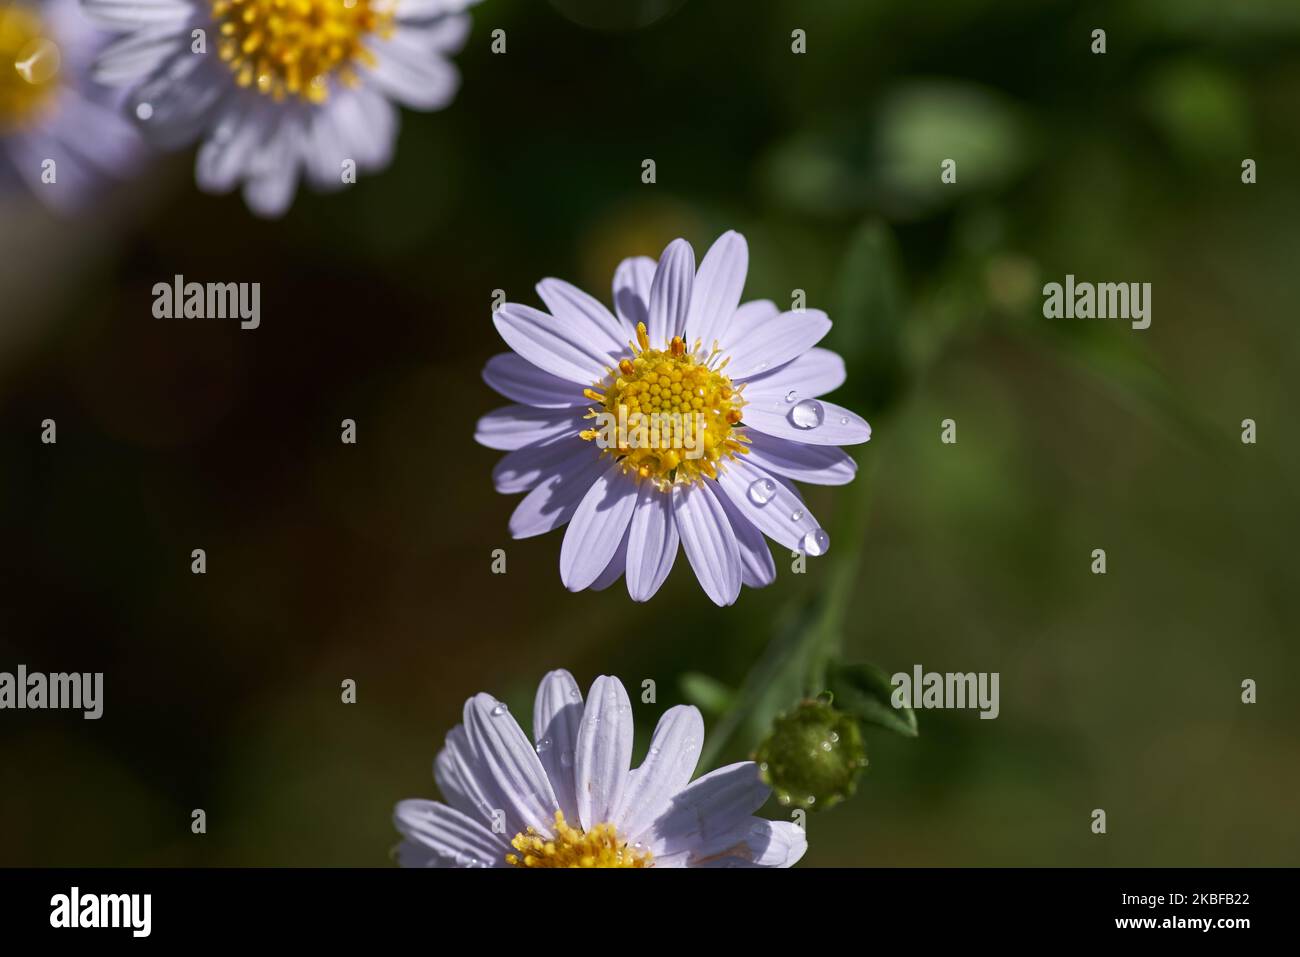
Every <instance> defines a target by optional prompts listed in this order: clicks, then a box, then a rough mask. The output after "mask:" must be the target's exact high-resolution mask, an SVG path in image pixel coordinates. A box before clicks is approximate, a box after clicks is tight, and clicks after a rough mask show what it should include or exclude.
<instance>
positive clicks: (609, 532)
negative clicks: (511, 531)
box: [560, 465, 636, 591]
mask: <svg viewBox="0 0 1300 957" xmlns="http://www.w3.org/2000/svg"><path fill="white" fill-rule="evenodd" d="M635 507H636V483H635V482H633V481H632V480H631V479H630V478H628V477H627V476H626V475H625V474H623V469H622V467H621V466H619V465H611V466H610V467H609V468H608V469H606V470H605V473H604V474H603V475H601V476H600V477H599V478H598V479H596V481H595V483H594V484H593V485H592V486H591V488H590V489H589V490H588V492H587V494H586V495H585V496H584V497H583V499H582V502H581V503H580V504H579V505H578V510H577V511H576V512H575V513H574V515H573V518H572V519H571V520H570V522H569V528H568V531H566V532H565V533H564V543H563V544H562V545H561V546H560V580H561V581H563V582H564V586H565V587H566V588H568V589H569V590H570V591H582V590H583V589H584V588H586V587H587V586H588V585H590V584H591V583H592V582H594V581H595V580H596V578H597V577H598V576H599V575H600V573H601V572H603V571H604V570H605V567H606V566H607V565H608V564H609V560H610V559H611V558H613V557H614V553H615V552H616V551H617V550H618V545H619V542H621V541H622V540H623V534H624V532H626V531H627V525H628V522H629V521H631V519H632V510H633V509H634V508H635Z"/></svg>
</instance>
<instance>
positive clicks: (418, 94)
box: [84, 0, 478, 217]
mask: <svg viewBox="0 0 1300 957" xmlns="http://www.w3.org/2000/svg"><path fill="white" fill-rule="evenodd" d="M476 2H478V0H84V3H85V7H86V9H87V10H89V11H90V12H91V13H92V14H93V15H94V16H95V17H97V18H98V19H99V20H100V21H101V22H103V23H104V24H106V25H108V26H111V27H114V28H116V29H118V30H125V31H129V32H128V33H127V34H126V35H125V36H124V37H122V38H121V39H119V40H118V41H117V42H116V43H114V44H113V45H112V46H111V47H110V48H109V49H108V50H106V51H104V54H103V56H102V57H101V58H100V61H99V64H98V67H97V70H96V76H97V77H98V78H99V79H100V80H102V81H103V82H105V83H112V84H118V85H124V86H127V87H129V88H130V95H129V98H128V107H129V110H130V112H131V113H132V114H134V116H135V117H136V119H137V120H138V122H139V125H140V127H141V129H142V130H143V131H144V133H145V135H146V137H147V138H148V139H149V140H150V141H151V142H154V143H156V144H158V145H159V146H161V147H163V148H167V149H175V148H180V147H183V146H187V145H189V144H190V143H192V142H194V141H196V140H201V141H202V146H201V147H200V148H199V154H198V161H197V164H196V169H195V177H196V179H197V181H198V184H199V187H200V188H201V189H203V190H205V191H207V192H211V193H226V192H229V191H231V190H232V189H234V188H235V187H236V186H239V185H240V184H241V183H242V184H243V193H244V200H245V201H246V202H247V203H248V206H249V208H251V209H252V210H253V211H254V212H255V213H258V214H259V215H262V216H270V217H273V216H279V215H282V214H283V213H284V212H285V210H287V209H288V208H289V206H290V204H291V203H292V202H293V197H294V194H295V193H296V191H297V186H298V180H299V177H300V176H303V175H305V176H306V178H307V180H308V181H309V182H310V183H311V184H312V185H313V186H314V187H316V188H317V189H320V190H333V189H339V188H341V187H342V186H343V185H344V184H346V183H348V182H353V181H355V180H353V179H350V178H349V176H350V175H351V174H355V173H356V172H366V171H375V170H381V169H383V168H384V167H386V166H387V165H388V164H389V162H390V161H391V160H392V156H393V148H394V144H395V143H396V140H397V128H398V122H399V114H398V111H397V108H396V106H394V102H396V103H401V104H403V105H405V106H408V107H410V108H411V109H415V110H426V111H430V110H438V109H441V108H443V107H445V106H446V105H447V104H448V103H450V102H451V101H452V99H453V98H454V97H455V94H456V90H457V88H458V86H459V82H460V81H459V74H458V73H457V71H456V67H455V66H454V65H453V64H452V63H451V62H450V60H449V59H448V57H449V56H450V55H452V54H454V53H456V52H458V51H459V50H460V48H461V47H462V46H463V45H464V43H465V39H466V37H467V36H468V34H469V26H470V21H469V17H468V16H466V15H464V13H463V11H464V10H465V9H466V8H467V7H469V6H470V5H472V4H473V3H476ZM200 47H201V51H202V52H196V50H199V49H200Z"/></svg>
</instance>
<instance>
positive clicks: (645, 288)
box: [614, 256, 658, 338]
mask: <svg viewBox="0 0 1300 957" xmlns="http://www.w3.org/2000/svg"><path fill="white" fill-rule="evenodd" d="M657 268H658V264H657V263H656V262H655V261H654V260H653V259H651V258H650V257H649V256H633V257H632V258H631V259H624V260H623V261H622V262H621V263H619V264H618V269H616V270H615V271H614V310H615V312H617V313H618V317H619V319H621V320H622V322H623V325H624V327H625V332H626V335H627V336H628V337H629V338H630V337H631V336H633V335H634V334H635V332H636V324H637V323H638V322H644V323H646V324H647V326H648V325H649V323H650V285H651V283H653V282H654V278H655V270H656V269H657Z"/></svg>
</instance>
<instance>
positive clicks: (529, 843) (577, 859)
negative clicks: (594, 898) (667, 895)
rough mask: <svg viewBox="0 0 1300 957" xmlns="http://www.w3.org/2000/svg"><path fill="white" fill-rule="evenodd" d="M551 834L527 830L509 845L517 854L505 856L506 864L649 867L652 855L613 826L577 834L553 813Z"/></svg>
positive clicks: (596, 827) (603, 826)
mask: <svg viewBox="0 0 1300 957" xmlns="http://www.w3.org/2000/svg"><path fill="white" fill-rule="evenodd" d="M552 830H553V831H554V832H555V833H554V836H553V837H549V838H548V837H544V836H542V835H541V834H538V833H537V831H536V829H534V828H531V827H530V828H528V829H527V830H525V831H522V832H520V833H519V834H516V835H515V836H514V839H513V840H512V841H511V842H510V846H511V847H513V848H514V849H515V850H516V851H518V853H517V854H507V855H506V863H507V864H512V865H514V866H515V867H651V866H652V865H653V862H654V855H653V854H651V853H650V851H649V849H648V848H643V847H640V846H637V845H630V844H628V843H627V841H626V840H624V839H623V838H622V837H621V836H620V835H619V833H618V828H616V827H615V826H614V825H613V824H597V825H596V826H595V827H593V828H592V829H591V830H590V831H586V832H584V831H581V830H579V829H578V828H576V827H573V826H572V825H570V824H568V823H567V822H566V821H565V820H564V812H563V811H556V812H555V827H554V828H553V829H552Z"/></svg>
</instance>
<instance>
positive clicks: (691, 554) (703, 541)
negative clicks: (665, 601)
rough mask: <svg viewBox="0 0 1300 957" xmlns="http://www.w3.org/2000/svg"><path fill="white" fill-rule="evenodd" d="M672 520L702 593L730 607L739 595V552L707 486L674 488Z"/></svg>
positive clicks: (716, 502) (680, 486)
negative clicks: (675, 521) (675, 522)
mask: <svg viewBox="0 0 1300 957" xmlns="http://www.w3.org/2000/svg"><path fill="white" fill-rule="evenodd" d="M673 517H674V518H675V519H676V520H677V531H678V533H679V534H680V535H681V539H682V548H683V549H684V550H685V552H686V557H687V559H689V560H690V563H691V568H693V569H695V577H696V578H698V579H699V582H700V586H701V587H702V588H703V589H704V593H705V594H706V595H708V596H709V598H710V599H711V600H712V601H713V603H714V604H715V605H730V604H732V603H733V602H734V601H735V600H736V598H737V596H739V595H740V551H739V548H738V547H737V545H736V538H735V536H734V535H733V534H732V533H731V523H730V522H729V521H728V520H727V513H726V512H724V511H723V510H722V506H721V505H720V504H719V503H718V500H717V498H715V497H714V494H713V492H712V491H711V490H710V489H709V487H708V486H707V485H699V484H692V485H676V486H674V487H673Z"/></svg>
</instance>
